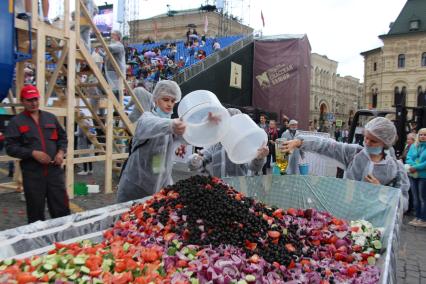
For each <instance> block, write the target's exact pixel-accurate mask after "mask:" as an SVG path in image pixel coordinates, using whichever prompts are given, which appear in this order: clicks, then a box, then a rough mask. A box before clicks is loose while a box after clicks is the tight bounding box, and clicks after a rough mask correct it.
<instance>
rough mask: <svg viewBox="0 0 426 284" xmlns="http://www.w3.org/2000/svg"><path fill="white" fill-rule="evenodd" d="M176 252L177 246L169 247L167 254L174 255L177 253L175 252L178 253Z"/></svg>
mask: <svg viewBox="0 0 426 284" xmlns="http://www.w3.org/2000/svg"><path fill="white" fill-rule="evenodd" d="M176 252H177V248H175V247H169V248H168V249H167V255H171V256H173V255H175V254H176Z"/></svg>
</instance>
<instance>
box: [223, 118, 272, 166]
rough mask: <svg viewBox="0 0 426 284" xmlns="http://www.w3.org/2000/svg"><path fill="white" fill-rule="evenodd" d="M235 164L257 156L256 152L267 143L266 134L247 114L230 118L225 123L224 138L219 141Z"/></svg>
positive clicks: (246, 161)
mask: <svg viewBox="0 0 426 284" xmlns="http://www.w3.org/2000/svg"><path fill="white" fill-rule="evenodd" d="M220 142H221V143H222V145H223V147H224V148H225V150H226V153H227V154H228V157H229V159H230V160H231V161H232V162H234V163H235V164H244V163H248V162H250V161H252V160H253V159H254V158H256V156H257V150H258V149H259V148H260V147H261V146H262V145H265V146H266V143H267V142H268V136H267V135H266V132H265V131H264V130H263V129H262V128H260V127H259V126H257V125H256V123H254V121H253V120H252V119H251V118H250V117H249V116H248V115H247V114H237V115H234V116H232V117H231V118H230V119H229V120H228V123H227V130H226V134H225V136H224V137H223V138H222V140H221V141H220Z"/></svg>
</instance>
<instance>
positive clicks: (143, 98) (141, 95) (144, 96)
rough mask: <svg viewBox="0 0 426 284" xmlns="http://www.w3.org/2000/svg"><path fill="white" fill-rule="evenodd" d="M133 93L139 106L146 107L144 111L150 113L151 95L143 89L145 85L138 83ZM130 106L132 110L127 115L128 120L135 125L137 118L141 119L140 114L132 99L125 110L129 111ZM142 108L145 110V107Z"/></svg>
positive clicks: (151, 105)
mask: <svg viewBox="0 0 426 284" xmlns="http://www.w3.org/2000/svg"><path fill="white" fill-rule="evenodd" d="M133 92H134V93H135V96H136V98H137V99H138V101H139V102H140V104H141V105H142V106H143V105H145V106H147V109H146V111H151V109H152V107H153V102H152V94H151V93H150V92H148V91H147V90H146V89H145V85H144V83H143V81H138V83H137V87H136V88H134V89H133ZM131 106H133V110H132V112H131V113H130V115H129V119H130V121H131V122H133V123H135V122H136V121H137V120H138V119H139V117H141V115H142V112H141V111H140V110H139V108H138V107H137V106H136V103H135V101H134V98H132V100H131V101H130V102H129V104H128V105H127V106H126V109H129V108H130V107H131ZM143 108H144V110H145V107H143Z"/></svg>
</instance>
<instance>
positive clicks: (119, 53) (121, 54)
mask: <svg viewBox="0 0 426 284" xmlns="http://www.w3.org/2000/svg"><path fill="white" fill-rule="evenodd" d="M108 49H109V51H111V53H112V56H113V57H114V58H115V60H116V61H117V64H118V66H119V67H120V70H121V72H122V73H123V75H124V76H126V51H125V50H124V45H123V44H122V43H121V42H119V41H112V42H111V43H110V44H109V45H108ZM105 58H106V65H105V77H106V79H107V81H108V84H109V85H110V86H111V88H112V90H113V91H118V90H119V89H120V88H119V87H120V85H119V78H120V77H119V75H118V74H117V73H116V72H115V71H114V70H115V69H114V67H113V65H112V63H111V61H110V60H109V59H108V57H105Z"/></svg>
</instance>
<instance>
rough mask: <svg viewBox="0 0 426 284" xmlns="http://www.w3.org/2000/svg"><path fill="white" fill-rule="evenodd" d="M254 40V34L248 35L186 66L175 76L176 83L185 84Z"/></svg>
mask: <svg viewBox="0 0 426 284" xmlns="http://www.w3.org/2000/svg"><path fill="white" fill-rule="evenodd" d="M252 42H253V36H252V35H249V36H247V37H244V38H242V39H240V40H238V41H236V42H234V43H233V44H231V45H229V46H227V47H225V48H223V49H221V50H219V51H216V52H214V53H213V54H211V55H209V56H207V57H206V58H205V59H204V60H201V61H199V62H197V63H195V64H192V65H191V66H188V67H186V68H185V69H183V70H181V71H180V72H179V73H178V74H176V75H175V76H174V77H173V80H174V81H176V83H178V84H179V85H180V84H183V83H184V82H186V81H188V80H190V79H191V78H193V77H195V76H196V75H198V74H200V73H201V72H203V71H205V70H207V69H209V68H210V67H212V66H213V65H215V64H216V63H218V62H220V61H222V60H223V59H225V58H227V57H228V56H231V55H232V54H233V53H234V52H236V51H238V50H240V49H242V48H243V47H245V46H247V45H248V44H250V43H252Z"/></svg>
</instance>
